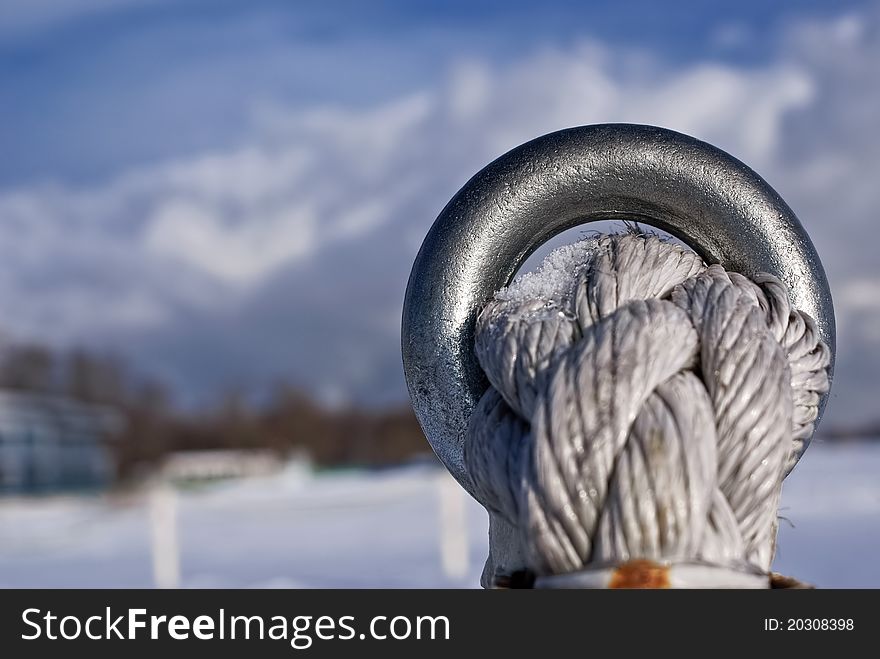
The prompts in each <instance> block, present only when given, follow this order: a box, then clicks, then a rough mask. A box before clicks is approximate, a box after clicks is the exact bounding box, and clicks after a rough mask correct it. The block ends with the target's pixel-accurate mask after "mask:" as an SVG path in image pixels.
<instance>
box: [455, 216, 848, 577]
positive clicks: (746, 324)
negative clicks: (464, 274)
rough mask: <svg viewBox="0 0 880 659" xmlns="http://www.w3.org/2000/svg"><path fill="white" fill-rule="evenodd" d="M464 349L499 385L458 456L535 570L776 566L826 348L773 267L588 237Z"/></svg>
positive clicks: (523, 284)
mask: <svg viewBox="0 0 880 659" xmlns="http://www.w3.org/2000/svg"><path fill="white" fill-rule="evenodd" d="M475 349H476V354H477V357H478V359H479V362H480V364H481V366H482V367H483V370H484V371H485V372H486V375H487V377H488V379H489V381H490V383H491V385H492V386H491V387H490V388H489V390H488V391H487V392H486V394H485V395H484V396H483V398H482V399H481V400H480V402H479V404H478V405H477V407H476V409H475V410H474V413H473V414H472V416H471V419H470V427H469V431H468V437H467V440H466V442H465V460H466V463H467V467H468V472H469V474H470V476H471V479H472V481H473V488H474V491H475V493H476V494H477V496H478V498H479V499H480V500H481V502H482V503H483V504H484V505H485V506H486V507H487V508H488V509H489V510H490V511H492V512H493V513H494V514H495V515H498V516H500V517H501V518H503V519H504V520H505V521H506V522H507V523H508V524H510V525H511V527H512V528H513V529H514V531H515V541H516V542H519V543H520V547H521V551H520V552H519V553H520V554H521V555H523V556H524V557H525V560H526V561H527V563H528V565H527V566H526V567H528V568H529V569H530V570H532V571H533V572H535V573H536V574H538V575H548V574H559V573H565V572H570V571H573V570H578V569H582V568H583V567H585V566H588V565H590V564H608V563H612V564H613V563H619V562H623V561H627V560H631V559H636V558H644V559H652V560H664V561H673V562H674V561H700V562H708V563H712V564H716V565H723V566H727V567H731V566H732V567H736V568H742V569H750V570H759V571H763V572H766V571H767V570H768V569H769V566H770V562H771V561H772V558H773V553H774V550H775V538H776V529H777V507H778V500H779V495H780V490H781V483H782V479H783V477H784V475H785V473H787V470H788V469H789V468H790V467H791V466H792V465H793V464H794V461H795V460H796V456H797V455H798V454H799V452H800V450H801V448H802V447H803V444H804V442H805V441H806V440H807V439H808V438H809V437H810V435H811V434H812V431H813V424H814V421H815V419H816V415H817V412H818V403H819V397H820V395H821V394H822V393H823V392H825V391H827V389H828V377H827V367H828V364H829V357H830V353H829V351H828V348H827V347H826V346H825V345H824V344H823V343H821V341H820V340H819V336H818V332H817V330H816V327H815V324H814V323H813V321H812V319H811V318H809V316H807V315H806V314H803V313H802V312H800V311H798V310H795V309H792V308H791V306H790V303H789V299H788V293H787V290H786V288H785V287H784V285H783V284H782V283H781V282H779V280H777V279H776V278H775V277H772V276H770V275H766V274H760V275H757V276H756V277H755V278H754V280H749V279H747V278H746V277H743V276H742V275H739V274H737V273H733V272H726V271H725V270H724V269H723V268H721V267H720V266H717V265H713V266H710V267H707V266H706V265H705V264H704V263H703V262H702V261H701V260H700V258H699V257H698V256H697V255H696V254H695V253H693V252H691V251H690V250H688V249H686V248H684V247H681V246H679V245H676V244H673V243H670V242H666V241H664V240H661V239H660V238H658V237H657V236H653V235H645V234H641V233H637V232H630V233H627V234H620V235H605V236H600V237H596V238H591V239H587V240H584V241H580V242H578V243H575V244H573V245H569V246H566V247H562V248H560V249H557V250H556V251H554V252H553V253H551V254H550V255H549V256H548V257H547V258H546V259H545V261H544V262H543V263H542V264H541V266H540V267H539V268H538V269H537V271H536V272H534V273H529V274H525V275H522V276H520V277H518V278H517V279H516V280H515V281H514V282H513V283H512V284H511V285H510V286H509V287H507V288H505V289H502V290H501V291H499V292H498V293H497V294H496V296H495V297H494V299H493V300H492V301H491V302H490V303H489V304H488V305H487V306H486V308H485V309H484V310H483V312H482V313H481V314H480V317H479V319H478V321H477V334H476V345H475ZM490 560H491V557H490Z"/></svg>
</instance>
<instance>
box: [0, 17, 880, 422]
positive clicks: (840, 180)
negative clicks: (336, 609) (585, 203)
mask: <svg viewBox="0 0 880 659" xmlns="http://www.w3.org/2000/svg"><path fill="white" fill-rule="evenodd" d="M878 61H880V5H878V3H876V2H848V1H845V0H844V1H840V2H833V3H832V2H824V3H820V2H810V1H806V0H805V1H802V2H793V1H792V2H769V3H768V2H712V3H707V2H697V1H693V2H664V3H659V2H648V1H644V2H630V3H624V2H615V3H586V2H561V3H552V2H551V3H533V2H521V3H518V2H503V3H502V2H495V3H475V2H427V3H412V2H391V1H386V2H373V3H363V2H353V1H352V2H327V1H325V2H296V3H294V2H282V1H278V0H274V1H269V0H264V1H260V0H254V1H251V2H244V1H241V2H232V1H229V0H183V1H178V2H172V1H171V0H6V2H4V8H3V9H2V10H0V89H2V90H3V91H2V99H0V145H2V149H3V154H4V158H3V159H2V160H0V260H2V261H3V263H4V269H3V276H2V277H0V318H2V319H3V321H2V323H0V332H2V335H3V336H5V337H6V338H7V339H9V340H24V339H31V338H33V339H38V340H42V341H48V342H50V343H53V344H57V345H73V344H83V343H84V344H87V345H91V346H94V347H99V348H102V349H110V350H115V351H118V352H121V353H122V354H124V355H125V356H127V357H128V358H130V359H131V360H133V361H134V362H135V363H136V364H137V365H138V367H139V368H141V369H142V370H144V371H147V372H150V373H153V374H156V375H158V376H160V377H163V378H165V379H167V380H168V381H169V382H172V383H173V384H175V385H176V386H178V387H179V388H180V389H181V390H182V391H183V392H185V393H186V394H187V395H188V396H190V397H193V398H204V397H210V396H213V395H215V394H217V393H218V392H222V391H224V390H226V389H229V388H231V387H243V388H246V389H248V390H255V389H259V388H260V387H265V386H267V385H268V384H269V383H271V382H273V381H277V380H279V379H282V378H283V379H289V380H291V381H293V382H295V383H299V384H302V385H303V386H306V387H309V388H310V389H311V390H313V391H315V392H316V393H318V395H320V396H322V397H323V398H325V399H327V400H343V399H349V398H355V399H359V400H370V401H375V402H391V401H401V400H404V396H405V394H404V388H403V380H402V373H401V368H400V360H399V354H398V353H399V349H398V336H399V327H398V323H399V314H400V304H401V300H402V296H403V289H404V286H405V283H406V277H407V275H408V271H409V267H410V265H411V263H412V259H413V257H414V255H415V252H416V250H417V249H418V245H419V243H420V241H421V238H422V237H423V236H424V233H425V232H426V230H427V228H428V226H430V223H431V222H432V221H433V219H434V217H436V215H437V213H438V212H439V210H440V209H441V208H442V206H443V205H444V204H445V202H446V201H447V200H448V199H449V197H450V196H451V195H452V194H453V193H454V192H455V191H456V190H457V189H458V188H459V187H460V186H461V185H462V184H463V183H464V181H465V180H467V178H469V177H470V175H471V174H473V173H474V172H475V171H476V170H477V169H479V168H480V167H481V166H482V165H484V164H486V163H487V162H488V161H490V160H492V159H493V158H494V157H496V156H497V155H500V154H501V153H503V152H504V151H506V150H507V149H509V148H511V147H513V146H515V145H516V144H519V143H521V142H523V141H525V140H527V139H530V138H532V137H535V136H537V135H539V134H542V133H545V132H548V131H551V130H556V129H559V128H563V127H565V126H569V125H576V124H584V123H596V122H601V121H636V122H642V123H655V124H658V125H664V126H668V127H670V128H674V129H677V130H681V131H683V132H686V133H690V134H693V135H695V136H697V137H700V138H702V139H705V140H708V141H710V142H713V143H715V144H717V145H718V146H721V147H722V148H725V149H727V150H729V151H730V152H732V153H733V154H734V155H737V156H738V157H740V158H742V159H743V160H745V161H746V162H747V163H749V164H750V165H752V166H753V167H754V168H755V169H756V170H758V171H759V173H761V174H762V175H763V176H764V177H765V178H767V179H768V180H769V181H770V182H771V184H773V185H774V186H775V187H776V188H777V189H778V190H779V191H780V192H781V193H782V194H783V196H784V197H785V198H786V199H787V200H788V201H789V203H790V205H792V207H793V208H794V209H795V211H796V212H797V213H798V215H799V216H800V217H801V219H802V221H803V222H804V224H805V226H806V227H807V229H808V231H809V232H810V233H811V235H812V236H813V238H814V242H815V243H816V246H817V248H818V249H819V252H820V254H821V255H822V257H823V260H824V262H825V265H826V269H827V270H828V274H829V278H830V280H831V283H832V289H833V291H834V293H835V301H836V304H837V314H838V321H839V325H840V353H839V362H838V363H839V367H838V377H837V381H836V384H835V393H836V398H835V399H833V400H832V404H831V406H830V408H829V415H836V416H835V418H836V419H838V420H839V421H840V422H841V423H844V422H849V421H850V420H852V419H856V420H858V419H860V418H868V417H872V416H873V414H874V411H873V407H874V405H873V401H874V400H876V397H877V394H878V393H880V392H878V385H877V374H878V373H880V350H878V347H880V268H878V262H877V259H876V250H875V248H874V246H873V244H872V242H871V241H866V240H864V239H862V237H863V236H864V235H866V234H869V233H870V232H871V230H872V229H873V227H874V224H875V214H876V209H877V208H878V207H880V190H878V186H877V185H876V183H875V181H876V172H877V171H878V169H877V168H878V167H880V137H878V130H877V129H878V116H880V71H878V67H877V64H876V63H877V62H878ZM829 418H830V417H829Z"/></svg>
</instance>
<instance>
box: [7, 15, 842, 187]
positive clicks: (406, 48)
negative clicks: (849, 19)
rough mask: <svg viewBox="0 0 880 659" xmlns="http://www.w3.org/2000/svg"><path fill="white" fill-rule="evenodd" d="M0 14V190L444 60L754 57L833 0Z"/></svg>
mask: <svg viewBox="0 0 880 659" xmlns="http://www.w3.org/2000/svg"><path fill="white" fill-rule="evenodd" d="M5 4H6V5H7V6H8V7H7V9H6V10H5V14H6V15H5V16H4V18H2V19H0V88H2V89H3V90H5V91H4V96H5V97H6V99H7V101H6V102H4V103H3V104H2V105H0V125H2V126H4V127H5V129H4V133H5V134H4V135H3V143H4V151H5V152H6V153H7V154H8V155H9V157H7V158H4V159H3V161H2V162H0V186H4V187H6V186H11V185H15V184H20V183H22V182H26V181H28V180H33V179H62V180H66V181H76V182H84V181H93V180H97V179H100V178H101V177H106V176H108V175H112V174H113V173H114V172H116V171H118V169H119V168H122V167H127V166H130V165H132V164H133V163H138V162H141V163H142V162H148V161H151V160H156V159H161V158H168V157H172V156H175V155H179V154H182V153H192V152H198V151H199V150H202V149H208V148H214V147H217V146H221V145H233V144H235V143H236V142H238V141H240V140H242V139H244V138H245V137H246V135H247V132H248V129H249V126H250V124H251V122H252V121H253V119H254V114H255V113H257V112H259V108H260V106H261V104H272V103H280V104H284V105H285V106H286V107H303V106H307V105H309V104H318V103H346V104H349V105H351V106H356V107H357V106H360V107H363V106H365V105H368V104H372V103H377V102H380V101H381V100H382V99H385V98H388V97H390V96H393V95H396V94H401V93H405V92H406V91H409V90H412V89H415V88H418V87H419V86H421V85H424V83H425V82H426V81H429V80H432V79H437V78H439V77H441V76H442V75H443V74H444V71H445V70H446V69H447V67H448V66H449V64H450V62H454V61H456V60H458V59H462V58H465V57H474V56H479V57H482V58H485V59H486V60H488V61H491V62H496V63H502V64H503V63H504V62H505V61H510V60H514V59H516V58H517V57H520V56H521V55H522V54H523V53H526V52H529V51H534V50H536V49H539V48H541V47H543V46H546V45H547V44H553V45H555V46H557V47H566V46H570V45H571V44H573V43H576V42H577V41H578V40H580V39H583V38H585V37H593V38H599V39H602V40H603V41H605V42H607V43H612V44H617V45H620V46H624V47H628V48H640V49H644V50H646V51H648V52H650V53H651V54H652V55H653V56H656V55H659V56H662V57H663V58H664V59H665V60H667V61H668V62H670V63H674V62H683V61H692V60H695V59H699V58H714V59H718V60H722V61H724V60H728V61H735V62H741V63H755V62H759V61H762V60H765V59H766V58H768V57H770V56H772V55H773V54H774V52H775V51H776V50H777V49H778V44H777V43H776V40H775V36H776V34H777V33H778V30H779V28H780V26H784V25H785V23H786V21H789V20H791V19H792V17H795V16H800V17H803V16H814V17H822V16H828V15H833V14H839V13H841V12H842V11H844V10H845V9H846V8H847V7H850V6H857V4H858V3H853V2H847V1H841V2H834V3H829V2H824V3H822V2H809V1H801V2H792V1H780V2H771V3H767V2H711V3H707V2H700V1H697V0H693V1H689V2H668V3H667V2H663V3H658V2H651V1H648V0H645V1H641V2H629V3H627V2H612V3H589V2H561V3H535V2H483V3H481V2H463V1H452V2H424V3H418V2H415V3H414V2H404V1H393V2H392V1H385V2H382V1H379V2H369V3H366V2H357V1H339V2H309V1H305V2H289V1H286V0H268V1H267V0H255V1H251V2H247V1H242V0H237V1H230V0H183V1H182V2H170V1H168V0H153V1H150V0H120V1H118V2H107V1H106V0H56V1H50V0H12V2H11V5H10V3H9V2H7V3H5Z"/></svg>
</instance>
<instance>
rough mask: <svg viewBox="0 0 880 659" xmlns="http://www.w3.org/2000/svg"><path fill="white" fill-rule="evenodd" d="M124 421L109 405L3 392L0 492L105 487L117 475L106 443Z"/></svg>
mask: <svg viewBox="0 0 880 659" xmlns="http://www.w3.org/2000/svg"><path fill="white" fill-rule="evenodd" d="M121 423H122V417H121V416H120V415H119V414H117V413H116V412H114V411H113V410H111V409H109V408H106V407H102V406H98V405H89V404H85V403H81V402H78V401H75V400H72V399H69V398H64V397H60V396H47V395H43V394H34V393H27V392H18V391H9V390H0V493H16V494H25V493H41V492H55V491H59V490H70V489H94V488H99V487H102V486H106V485H107V484H108V483H109V482H110V481H111V480H112V478H113V475H114V463H113V459H112V456H111V453H110V450H109V448H110V447H109V445H108V442H109V441H111V436H112V434H113V432H114V431H115V430H118V429H119V427H120V424H121Z"/></svg>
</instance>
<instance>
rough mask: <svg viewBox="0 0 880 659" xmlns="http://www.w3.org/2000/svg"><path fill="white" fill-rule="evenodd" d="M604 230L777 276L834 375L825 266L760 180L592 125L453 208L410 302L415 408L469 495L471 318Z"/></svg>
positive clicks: (473, 399) (406, 312) (683, 141)
mask: <svg viewBox="0 0 880 659" xmlns="http://www.w3.org/2000/svg"><path fill="white" fill-rule="evenodd" d="M608 219H626V220H635V221H638V222H643V223H645V224H649V225H652V226H655V227H657V228H660V229H663V230H665V231H668V232H669V233H671V234H672V235H674V236H677V237H678V238H680V239H681V240H682V241H684V242H685V243H686V244H688V245H689V246H690V247H691V248H692V249H694V250H695V251H696V252H697V253H698V254H700V255H701V256H702V257H703V258H704V259H705V260H706V262H708V263H720V264H721V265H723V266H724V267H725V268H727V269H729V270H735V271H738V272H741V273H743V274H745V275H747V276H751V275H754V274H755V273H757V272H769V273H772V274H774V275H776V276H777V277H779V278H780V279H781V280H782V281H783V282H785V283H786V284H787V285H788V287H789V290H790V293H791V298H792V303H793V304H794V305H795V306H796V307H797V308H799V309H801V310H802V311H805V312H807V313H808V314H810V315H811V316H812V317H813V319H814V320H815V321H816V324H817V326H818V328H819V332H820V334H821V337H822V339H823V340H824V341H825V342H826V343H827V344H828V346H829V347H830V348H831V354H832V366H831V368H832V369H833V356H834V348H835V329H834V309H833V306H832V302H831V292H830V290H829V288H828V282H827V280H826V278H825V272H824V270H823V269H822V264H821V262H820V261H819V256H818V255H817V254H816V250H815V249H814V247H813V244H812V243H811V242H810V238H809V236H808V235H807V233H806V231H804V229H803V227H802V226H801V224H800V222H799V221H798V219H797V217H796V216H795V214H794V212H792V210H791V209H790V208H789V207H788V206H787V205H786V204H785V202H784V201H783V200H782V198H781V197H780V196H779V194H777V193H776V191H775V190H773V188H771V187H770V186H769V185H768V184H767V183H766V182H765V181H764V180H763V179H762V178H761V177H760V176H758V175H757V174H756V173H755V172H754V171H752V170H751V169H750V168H749V167H747V166H746V165H744V164H743V163H741V162H740V161H739V160H737V159H735V158H733V157H732V156H730V155H729V154H727V153H725V152H723V151H721V150H720V149H717V148H715V147H713V146H711V145H709V144H706V143H705V142H701V141H699V140H696V139H694V138H692V137H689V136H687V135H682V134H681V133H676V132H673V131H670V130H666V129H663V128H656V127H653V126H639V125H631V124H600V125H594V126H582V127H578V128H570V129H567V130H562V131H559V132H556V133H550V134H549V135H544V136H543V137H539V138H537V139H535V140H532V141H531V142H527V143H526V144H523V145H522V146H519V147H517V148H515V149H513V150H512V151H510V152H508V153H506V154H505V155H503V156H501V157H500V158H498V159H497V160H495V161H494V162H492V163H491V164H489V165H488V166H486V167H485V168H484V169H483V170H482V171H480V172H479V173H477V174H476V175H475V176H474V177H473V178H472V179H471V180H470V181H468V182H467V183H466V184H465V186H464V187H463V188H462V189H461V190H460V191H459V192H458V193H457V194H456V195H455V196H454V197H453V198H452V200H451V201H450V202H449V203H448V204H447V205H446V207H445V208H444V209H443V211H442V212H441V213H440V216H439V217H438V218H437V220H436V221H435V222H434V225H433V226H432V227H431V230H430V231H429V232H428V235H427V237H426V238H425V241H424V243H423V244H422V247H421V249H420V251H419V253H418V256H417V257H416V260H415V264H414V265H413V270H412V274H411V275H410V279H409V284H408V286H407V290H406V299H405V301H404V308H403V328H402V337H401V339H402V352H403V364H404V370H405V374H406V381H407V386H408V388H409V392H410V397H411V398H412V403H413V407H414V408H415V412H416V415H417V416H418V419H419V422H420V423H421V425H422V429H423V430H424V431H425V434H426V436H427V438H428V441H429V442H430V443H431V446H432V447H433V449H434V451H435V452H436V453H437V455H438V456H439V458H440V459H441V460H442V461H443V463H444V464H445V465H446V467H447V468H448V469H449V471H450V472H451V473H452V475H453V476H454V477H455V478H456V479H457V480H458V481H459V482H460V483H461V484H462V485H463V486H464V487H465V488H467V489H470V483H469V479H468V476H467V473H466V468H465V465H464V459H463V455H462V446H463V441H464V436H465V431H466V429H467V424H468V418H469V417H470V414H471V410H473V408H474V406H475V405H476V403H477V401H478V400H479V399H480V396H481V395H482V394H483V392H484V391H485V390H486V387H487V381H486V379H485V376H484V375H483V372H482V370H481V369H480V366H479V364H478V363H477V360H476V358H475V356H474V351H473V346H474V325H475V320H476V317H477V314H478V313H479V311H480V310H481V309H482V308H483V307H484V306H485V304H486V303H487V302H488V301H489V300H490V299H491V298H492V296H493V294H494V293H495V291H497V290H498V289H499V288H501V287H503V286H505V285H507V284H508V283H509V281H510V279H511V278H512V277H513V275H514V274H515V273H516V271H517V270H518V269H519V267H520V265H521V264H522V263H523V261H525V259H526V258H528V256H529V254H531V253H532V252H533V251H534V250H535V249H536V248H537V247H538V246H540V245H541V244H543V243H544V242H546V241H547V240H548V239H550V238H551V237H553V236H554V235H556V234H557V233H560V232H561V231H564V230H565V229H568V228H570V227H572V226H576V225H579V224H585V223H588V222H594V221H597V220H608ZM826 400H827V394H826V396H824V397H823V398H822V400H821V402H820V406H819V414H820V418H821V413H822V410H823V408H824V406H825V402H826ZM817 423H818V421H817ZM805 448H806V443H805Z"/></svg>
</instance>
